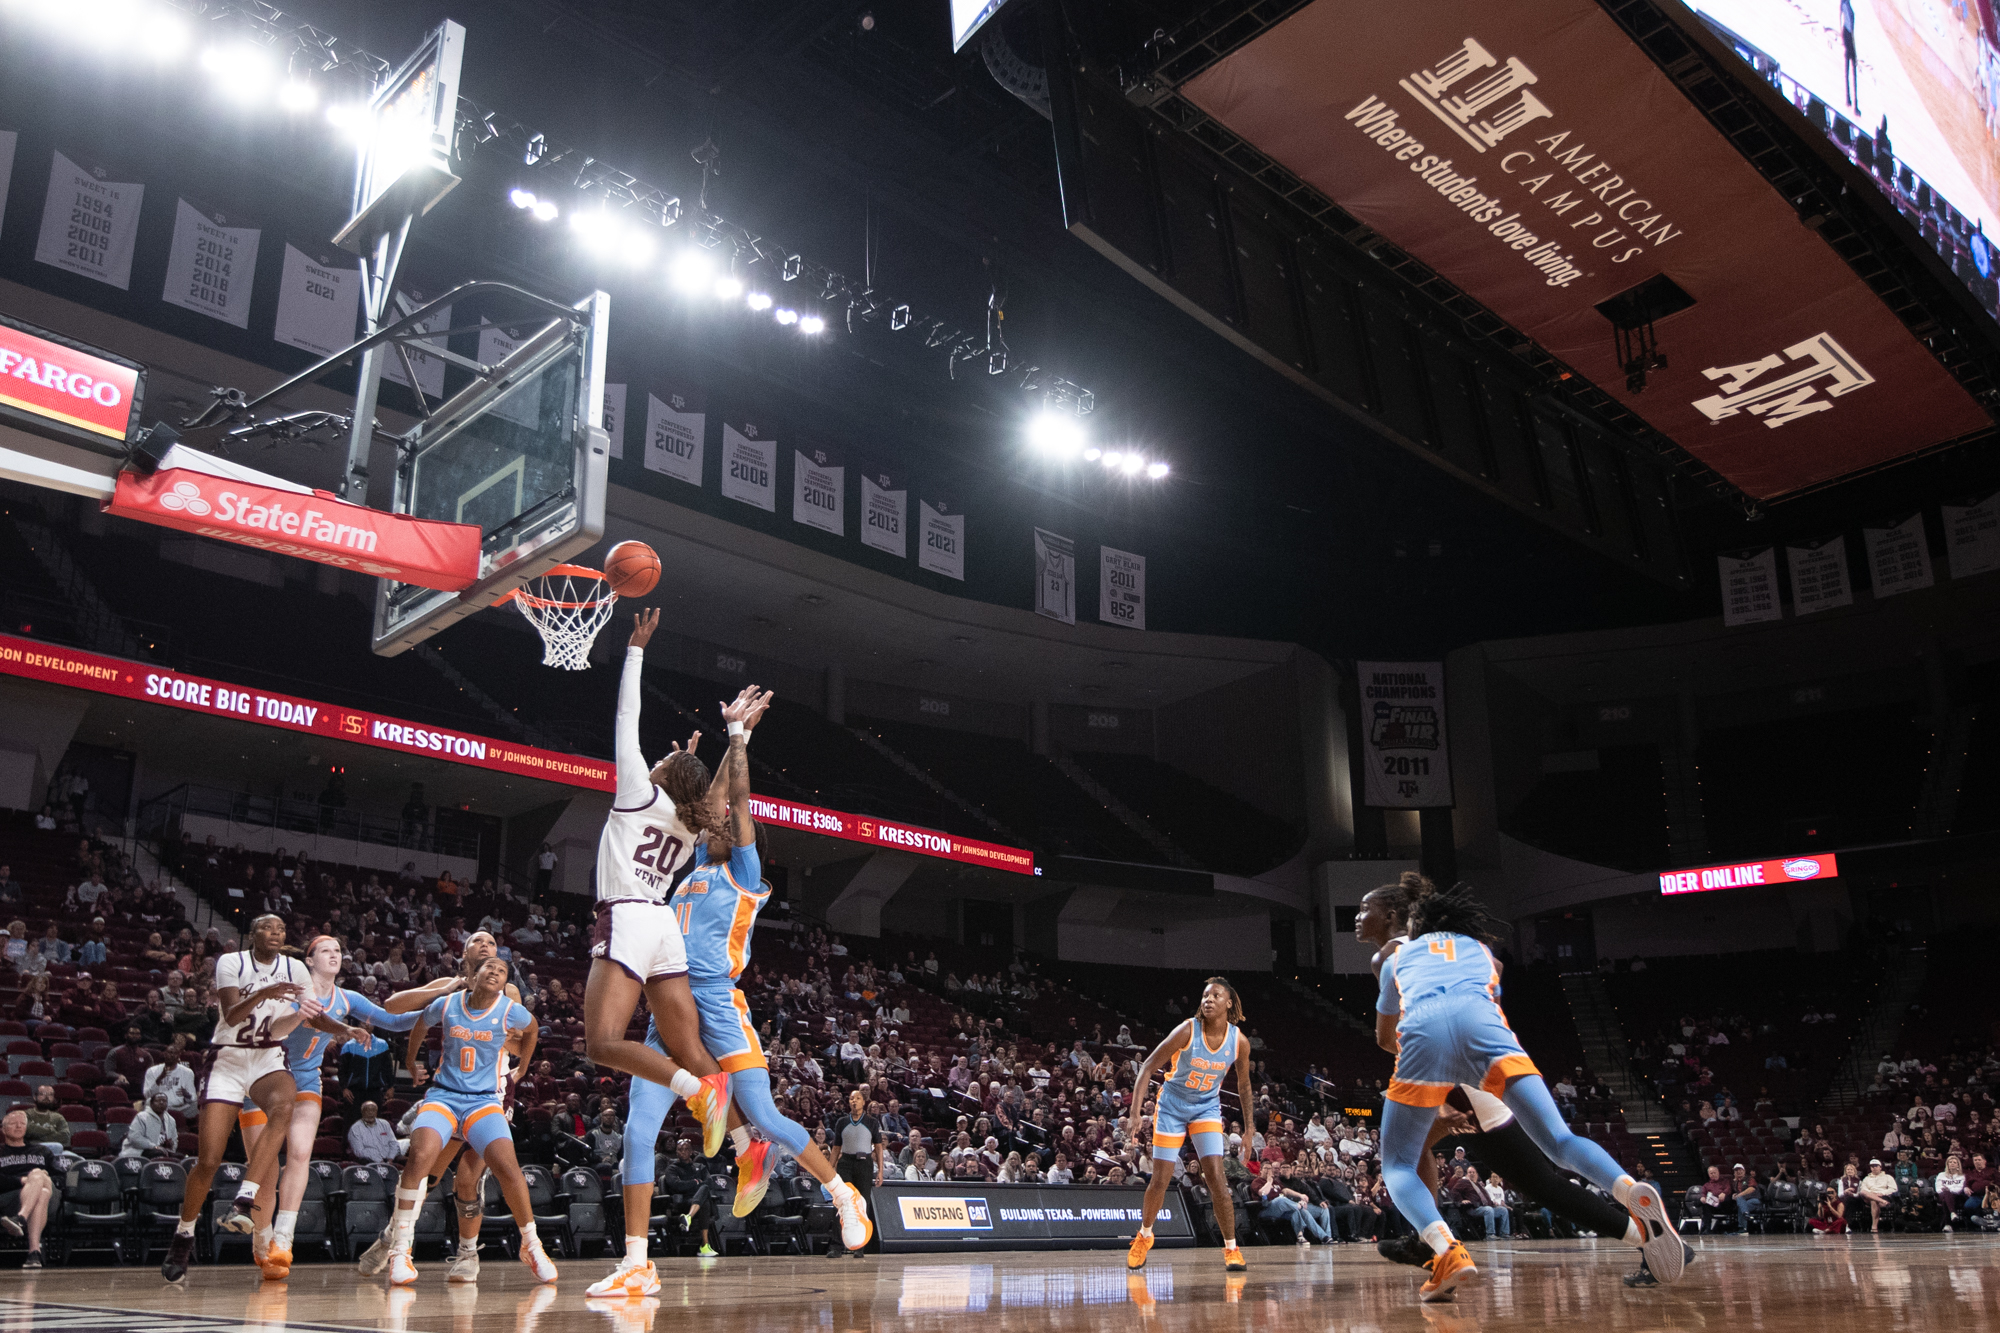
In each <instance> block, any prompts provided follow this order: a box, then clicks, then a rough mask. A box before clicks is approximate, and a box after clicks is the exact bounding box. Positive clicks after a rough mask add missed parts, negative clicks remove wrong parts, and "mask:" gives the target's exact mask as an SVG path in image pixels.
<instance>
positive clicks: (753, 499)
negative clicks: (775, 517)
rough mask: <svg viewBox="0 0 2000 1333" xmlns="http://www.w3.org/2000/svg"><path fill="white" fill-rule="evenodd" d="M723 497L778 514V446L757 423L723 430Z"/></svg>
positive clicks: (733, 425)
mask: <svg viewBox="0 0 2000 1333" xmlns="http://www.w3.org/2000/svg"><path fill="white" fill-rule="evenodd" d="M722 493H723V495H725V496H727V497H728V498H729V499H731V500H740V501H742V502H743V503H744V504H747V505H755V506H757V508H759V509H762V510H764V511H765V512H766V513H771V514H775V513H777V512H778V442H777V441H776V440H773V439H767V438H765V432H764V429H763V428H762V427H760V426H758V424H757V423H756V422H754V421H746V422H744V423H743V424H742V425H741V426H737V425H735V424H733V423H730V422H724V423H723V427H722Z"/></svg>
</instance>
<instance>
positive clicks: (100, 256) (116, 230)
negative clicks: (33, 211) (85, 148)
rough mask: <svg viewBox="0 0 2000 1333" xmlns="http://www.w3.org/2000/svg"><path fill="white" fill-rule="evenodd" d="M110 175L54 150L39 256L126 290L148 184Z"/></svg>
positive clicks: (37, 245) (40, 259) (37, 242)
mask: <svg viewBox="0 0 2000 1333" xmlns="http://www.w3.org/2000/svg"><path fill="white" fill-rule="evenodd" d="M105 174H106V173H105V172H104V171H103V170H102V169H101V168H100V169H98V170H96V171H92V170H88V169H86V168H84V167H80V166H78V165H77V164H76V163H74V162H72V161H70V160H69V159H68V158H66V157H64V156H63V155H62V154H61V153H57V154H56V155H55V164H54V166H52V167H51V168H50V169H49V197H48V201H47V202H46V203H45V204H43V205H42V231H41V235H40V236H39V237H37V238H36V240H35V261H36V262H37V263H41V264H47V265H49V266H50V267H51V268H60V269H67V270H68V271H69V272H71V273H80V274H82V275H83V276H84V277H86V278H95V279H96V280H97V281H99V282H101V283H105V284H107V285H108V286H112V287H116V288H118V289H119V290H120V291H126V290H128V289H130V287H131V286H132V247H133V246H134V245H135V244H136V243H137V241H138V239H139V206H140V204H141V203H143V202H144V200H145V198H146V187H145V186H143V185H140V184H138V183H137V182H133V181H112V180H105V179H104V176H105Z"/></svg>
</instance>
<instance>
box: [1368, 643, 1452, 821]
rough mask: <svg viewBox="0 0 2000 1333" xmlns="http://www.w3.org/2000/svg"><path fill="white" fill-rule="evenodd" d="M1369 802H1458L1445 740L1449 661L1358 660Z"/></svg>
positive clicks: (1402, 806) (1404, 805)
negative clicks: (1446, 663)
mask: <svg viewBox="0 0 2000 1333" xmlns="http://www.w3.org/2000/svg"><path fill="white" fill-rule="evenodd" d="M1355 670H1356V671H1357V672H1358V673H1359V675H1360V686H1361V753H1362V758H1363V762H1364V764H1365V766H1366V767H1367V770H1368V777H1367V780H1366V783H1365V785H1364V789H1363V790H1364V798H1365V803H1366V804H1368V805H1372V806H1376V807H1378V808H1381V809H1388V810H1425V809H1436V808H1438V807H1441V806H1449V805H1452V804H1454V802H1453V800H1452V795H1451V747H1450V746H1449V745H1447V744H1446V741H1445V728H1444V663H1442V662H1358V663H1356V664H1355Z"/></svg>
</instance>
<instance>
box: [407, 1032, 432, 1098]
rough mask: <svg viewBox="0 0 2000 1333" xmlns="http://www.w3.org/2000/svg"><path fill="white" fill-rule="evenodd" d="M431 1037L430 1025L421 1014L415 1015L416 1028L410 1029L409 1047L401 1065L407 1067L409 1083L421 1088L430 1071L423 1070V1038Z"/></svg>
mask: <svg viewBox="0 0 2000 1333" xmlns="http://www.w3.org/2000/svg"><path fill="white" fill-rule="evenodd" d="M430 1035H431V1025H430V1023H429V1021H428V1020H427V1019H426V1018H425V1016H424V1015H423V1014H418V1015H417V1023H416V1026H415V1027H413V1028H411V1029H410V1041H409V1045H408V1046H407V1047H406V1048H405V1049H404V1052H403V1063H404V1064H405V1065H407V1066H408V1067H409V1070H410V1082H411V1083H413V1084H415V1085H416V1086H417V1087H419V1088H421V1087H422V1086H424V1080H425V1079H428V1078H429V1077H430V1071H429V1070H427V1069H425V1068H424V1038H425V1037H428V1036H430Z"/></svg>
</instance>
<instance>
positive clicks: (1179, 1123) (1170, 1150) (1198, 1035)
mask: <svg viewBox="0 0 2000 1333" xmlns="http://www.w3.org/2000/svg"><path fill="white" fill-rule="evenodd" d="M1188 1026H1189V1028H1190V1029H1191V1031H1190V1032H1189V1033H1188V1044H1187V1045H1186V1046H1183V1047H1182V1048H1181V1049H1180V1050H1178V1051H1176V1052H1175V1053H1174V1062H1173V1063H1172V1064H1171V1065H1169V1066H1168V1067H1167V1073H1166V1079H1165V1081H1164V1082H1163V1083H1162V1084H1161V1086H1160V1100H1159V1105H1158V1107H1157V1108H1156V1109H1155V1111H1154V1113H1153V1158H1154V1160H1156V1161H1161V1162H1171V1161H1174V1160H1175V1159H1177V1158H1178V1157H1179V1156H1180V1155H1181V1145H1182V1144H1183V1143H1185V1142H1187V1140H1188V1136H1190V1135H1192V1136H1193V1137H1194V1151H1195V1155H1196V1156H1197V1157H1220V1156H1222V1154H1223V1152H1224V1151H1225V1150H1226V1149H1227V1147H1228V1140H1227V1139H1225V1138H1224V1137H1223V1133H1222V1085H1223V1082H1224V1080H1226V1079H1227V1078H1228V1077H1229V1074H1230V1071H1231V1070H1233V1069H1235V1068H1236V1049H1237V1043H1238V1042H1239V1041H1241V1040H1242V1036H1241V1035H1240V1034H1239V1033H1238V1032H1237V1031H1236V1025H1235V1024H1234V1023H1232V1024H1230V1025H1229V1031H1228V1033H1227V1034H1225V1035H1224V1036H1223V1038H1222V1045H1221V1046H1218V1047H1211V1046H1210V1045H1209V1044H1208V1037H1207V1035H1206V1034H1205V1033H1203V1032H1202V1030H1201V1020H1200V1019H1199V1018H1196V1019H1191V1020H1189V1024H1188Z"/></svg>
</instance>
